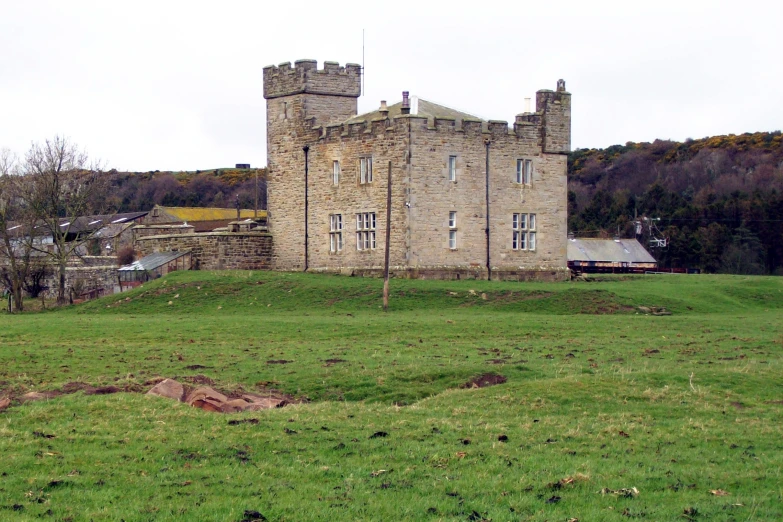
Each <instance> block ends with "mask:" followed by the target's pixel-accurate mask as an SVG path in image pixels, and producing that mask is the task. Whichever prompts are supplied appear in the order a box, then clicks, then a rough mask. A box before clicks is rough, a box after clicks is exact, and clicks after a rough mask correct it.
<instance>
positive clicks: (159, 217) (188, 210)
mask: <svg viewBox="0 0 783 522" xmlns="http://www.w3.org/2000/svg"><path fill="white" fill-rule="evenodd" d="M238 217H239V219H252V218H253V217H255V210H253V209H242V210H240V211H239V216H238ZM258 219H259V220H261V221H264V222H265V221H266V210H259V211H258ZM236 220H237V209H234V208H214V207H206V208H198V207H162V206H160V205H155V206H154V207H153V209H152V210H151V211H150V212H149V214H148V215H147V217H146V219H145V220H144V224H145V225H166V224H188V225H192V226H193V232H211V231H213V230H215V229H216V228H223V227H227V226H228V225H229V223H231V222H232V221H236Z"/></svg>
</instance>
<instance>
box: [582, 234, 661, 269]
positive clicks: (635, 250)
mask: <svg viewBox="0 0 783 522" xmlns="http://www.w3.org/2000/svg"><path fill="white" fill-rule="evenodd" d="M568 261H596V262H611V263H655V262H656V261H655V258H654V257H653V256H651V255H650V253H649V252H648V251H647V250H645V248H644V247H643V246H642V244H641V243H639V241H637V240H636V239H619V240H614V239H578V238H575V239H569V240H568Z"/></svg>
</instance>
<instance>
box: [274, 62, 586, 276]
mask: <svg viewBox="0 0 783 522" xmlns="http://www.w3.org/2000/svg"><path fill="white" fill-rule="evenodd" d="M263 75H264V78H263V85H264V98H266V100H267V155H268V158H267V159H268V163H267V166H268V204H267V207H268V210H269V228H270V233H271V235H272V237H273V238H274V241H273V256H272V265H273V267H274V268H276V269H280V270H310V271H323V272H339V273H352V274H372V273H377V272H380V271H381V270H382V269H383V266H384V247H385V241H386V210H387V189H388V183H387V179H391V186H392V191H391V205H390V208H391V227H390V229H391V232H390V233H391V235H390V242H389V244H390V266H391V271H392V273H393V274H394V275H396V276H403V277H404V276H407V277H423V278H454V279H456V278H482V279H485V278H488V277H491V278H492V279H514V280H528V279H544V280H558V279H565V278H567V277H568V269H567V263H566V244H567V229H566V159H567V154H568V152H569V151H570V145H571V95H570V93H568V92H566V90H565V82H564V81H562V80H560V81H558V82H557V89H556V90H555V91H551V90H540V91H538V92H537V93H536V100H535V104H536V105H535V112H525V113H522V114H519V115H517V116H516V119H515V121H514V123H513V125H511V126H509V124H508V123H507V122H505V121H494V120H490V121H484V120H481V119H479V118H476V117H474V116H471V115H470V114H466V113H463V112H460V111H456V110H453V109H450V108H448V107H444V106H441V105H438V104H436V103H433V102H430V101H427V100H423V99H421V100H420V99H417V98H415V97H409V95H408V93H407V92H403V100H402V102H400V103H397V104H395V105H388V106H387V105H386V103H385V102H381V105H380V107H379V108H378V109H377V110H375V111H372V112H370V113H367V114H363V115H357V114H356V113H357V99H358V97H359V95H360V93H361V67H360V66H359V65H355V64H347V65H345V66H344V67H343V66H340V65H339V64H337V63H334V62H325V63H324V68H323V69H318V65H317V62H316V61H315V60H299V61H297V62H296V63H295V64H294V66H293V67H292V66H291V64H290V63H284V64H281V65H279V66H269V67H265V68H264V71H263ZM389 176H390V178H389Z"/></svg>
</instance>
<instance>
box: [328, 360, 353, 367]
mask: <svg viewBox="0 0 783 522" xmlns="http://www.w3.org/2000/svg"><path fill="white" fill-rule="evenodd" d="M344 362H348V361H346V360H345V359H326V360H325V361H324V363H325V364H324V366H333V365H335V364H339V363H344Z"/></svg>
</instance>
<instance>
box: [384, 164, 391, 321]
mask: <svg viewBox="0 0 783 522" xmlns="http://www.w3.org/2000/svg"><path fill="white" fill-rule="evenodd" d="M391 194H392V164H391V161H389V175H388V177H387V181H386V246H385V248H384V250H385V252H384V260H383V311H384V312H387V311H388V310H389V248H390V247H391V245H390V242H391Z"/></svg>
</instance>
